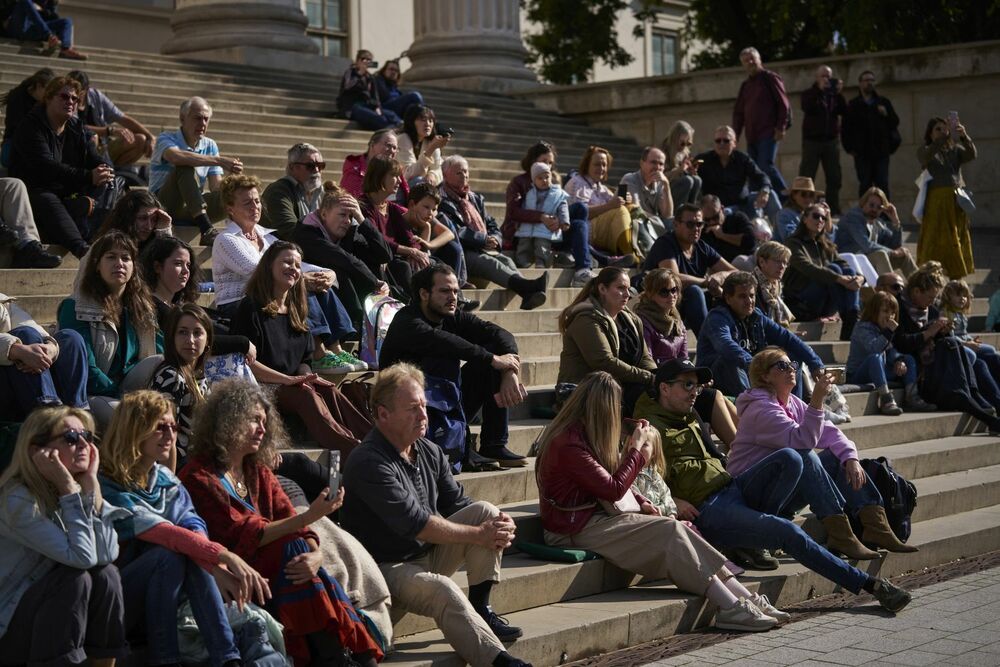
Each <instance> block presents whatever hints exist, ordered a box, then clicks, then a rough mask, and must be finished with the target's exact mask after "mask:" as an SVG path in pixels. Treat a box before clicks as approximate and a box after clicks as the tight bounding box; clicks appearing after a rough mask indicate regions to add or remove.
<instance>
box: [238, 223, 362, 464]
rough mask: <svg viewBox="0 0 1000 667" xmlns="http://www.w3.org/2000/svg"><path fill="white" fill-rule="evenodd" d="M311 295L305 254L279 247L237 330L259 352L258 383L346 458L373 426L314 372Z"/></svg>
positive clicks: (260, 274) (262, 268)
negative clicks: (272, 391)
mask: <svg viewBox="0 0 1000 667" xmlns="http://www.w3.org/2000/svg"><path fill="white" fill-rule="evenodd" d="M305 293H306V290H305V282H304V281H303V279H302V250H301V249H300V248H299V247H298V246H297V245H295V244H294V243H288V242H287V241H277V242H275V243H274V244H273V245H272V246H271V247H270V248H268V249H267V251H265V252H264V256H263V257H262V258H261V260H260V264H258V266H257V269H256V270H255V271H254V273H253V275H252V276H250V281H249V282H248V283H247V296H246V297H245V298H244V299H243V300H242V301H241V302H240V306H239V308H238V309H237V311H236V317H235V318H234V319H233V327H232V330H233V333H237V334H242V335H244V336H247V337H248V338H249V339H250V342H252V343H253V344H254V346H255V347H256V348H257V361H256V362H254V364H253V365H252V366H251V370H253V373H254V376H256V378H257V381H258V382H261V383H264V384H272V385H276V386H277V391H276V400H277V404H278V408H279V409H281V410H282V411H285V412H290V413H294V414H297V415H298V416H299V417H300V418H301V419H302V421H304V422H305V425H306V430H308V431H309V435H310V437H311V438H312V439H313V440H315V441H316V442H318V443H319V445H320V447H325V448H327V449H337V450H340V451H341V452H342V453H343V458H345V459H346V458H347V455H348V454H350V452H351V450H353V449H354V448H355V447H357V446H358V445H359V444H360V443H361V438H363V437H364V436H366V435H367V434H368V431H370V430H371V428H372V424H371V421H369V419H368V418H367V417H366V416H365V415H363V414H362V413H361V412H359V411H358V409H357V408H356V407H354V405H353V404H352V403H351V402H350V401H349V400H348V399H347V397H346V396H344V395H343V394H342V393H340V391H339V390H338V389H337V388H336V387H335V386H334V384H333V383H332V382H329V381H327V380H324V379H323V378H321V377H319V376H318V375H316V374H315V373H313V372H311V370H310V367H309V365H308V359H309V358H310V357H311V355H312V337H311V336H310V335H309V331H308V326H307V324H306V315H307V306H306V297H305Z"/></svg>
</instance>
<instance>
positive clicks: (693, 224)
mask: <svg viewBox="0 0 1000 667" xmlns="http://www.w3.org/2000/svg"><path fill="white" fill-rule="evenodd" d="M684 224H685V225H686V226H687V228H688V229H701V228H703V227H704V226H705V223H704V222H703V221H701V220H685V221H684Z"/></svg>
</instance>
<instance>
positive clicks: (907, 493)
mask: <svg viewBox="0 0 1000 667" xmlns="http://www.w3.org/2000/svg"><path fill="white" fill-rule="evenodd" d="M861 467H862V468H864V470H865V474H866V475H868V478H869V479H870V480H871V481H872V484H874V485H875V488H877V489H878V492H879V493H880V494H882V504H883V506H884V507H885V516H886V517H887V518H888V519H889V527H890V528H892V532H894V533H895V534H896V537H898V538H899V539H900V541H902V542H905V541H906V540H908V539H909V538H910V516H911V515H912V514H913V509H914V508H915V507H916V506H917V487H915V486H914V485H913V482H911V481H909V480H908V479H906V478H904V477H903V476H902V475H900V474H899V473H897V472H896V471H895V469H893V467H892V464H891V463H890V462H889V460H888V459H887V458H885V457H884V456H880V457H878V458H877V459H862V460H861ZM855 533H856V534H858V535H860V534H861V531H860V526H856V527H855Z"/></svg>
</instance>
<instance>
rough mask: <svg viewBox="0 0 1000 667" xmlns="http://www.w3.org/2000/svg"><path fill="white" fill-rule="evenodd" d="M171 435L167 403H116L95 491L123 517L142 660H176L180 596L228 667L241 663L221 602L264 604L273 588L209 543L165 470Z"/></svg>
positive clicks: (118, 525) (129, 610)
mask: <svg viewBox="0 0 1000 667" xmlns="http://www.w3.org/2000/svg"><path fill="white" fill-rule="evenodd" d="M176 435H177V423H176V422H175V421H174V406H173V404H172V403H171V402H170V399H169V398H167V397H166V396H164V395H163V394H161V393H159V392H155V391H148V390H141V391H135V392H132V393H131V394H128V395H127V396H125V398H123V399H122V402H121V404H120V407H119V408H118V409H117V410H116V411H115V416H114V418H113V419H112V420H111V426H110V427H108V433H107V437H106V438H105V439H104V441H103V442H102V443H101V450H102V451H103V452H104V457H103V459H102V462H101V475H100V482H101V489H102V491H103V493H104V495H105V497H106V498H108V500H109V502H112V503H114V504H115V505H116V506H117V507H119V508H121V509H123V510H125V511H127V513H128V514H127V516H124V517H120V518H118V519H116V521H115V530H116V531H117V533H118V539H119V543H120V545H121V546H120V548H121V555H120V557H119V558H118V563H117V564H118V567H119V568H120V569H121V578H122V587H123V589H124V596H125V610H126V614H125V615H126V619H127V628H128V631H129V635H133V634H136V633H141V634H143V635H144V636H145V639H146V650H147V656H146V662H147V664H152V665H173V664H178V663H180V662H181V654H180V647H179V646H178V639H177V630H176V628H177V608H178V606H179V604H180V603H181V594H182V593H183V595H184V597H186V598H187V600H188V602H189V603H190V604H191V608H192V610H193V612H194V617H195V619H197V623H198V632H199V634H200V635H201V638H202V640H203V641H204V642H205V646H206V648H207V649H208V654H209V657H210V662H211V664H212V665H213V667H219V666H221V665H226V666H227V667H236V666H238V665H242V662H241V661H240V653H239V649H238V648H237V647H236V644H235V642H234V639H233V631H232V629H231V628H230V626H229V619H228V617H227V615H226V609H225V606H224V605H225V602H228V601H230V600H232V601H235V602H236V603H237V605H239V606H240V607H241V608H242V607H243V605H244V604H246V603H247V602H256V603H257V604H259V605H261V606H263V605H265V604H267V601H268V600H269V599H270V597H271V591H270V588H269V587H268V584H267V581H266V580H265V579H264V578H263V577H262V576H260V574H258V573H257V571H256V570H254V569H253V568H252V567H250V566H249V565H247V564H246V562H245V561H244V560H243V559H242V558H240V557H239V556H237V555H236V554H235V553H233V552H231V551H229V550H228V549H226V548H225V547H224V546H222V545H221V544H218V543H217V542H212V541H211V540H209V539H208V528H207V526H206V525H205V522H204V521H203V520H202V519H201V517H200V516H198V513H197V512H196V511H195V509H194V504H193V503H192V502H191V496H189V495H188V492H187V490H186V489H185V488H184V487H183V486H182V485H181V483H180V480H178V479H177V477H175V476H174V474H173V472H172V471H171V469H170V468H169V467H168V463H169V462H170V461H171V459H172V458H173V457H174V456H175V454H174V445H175V439H176Z"/></svg>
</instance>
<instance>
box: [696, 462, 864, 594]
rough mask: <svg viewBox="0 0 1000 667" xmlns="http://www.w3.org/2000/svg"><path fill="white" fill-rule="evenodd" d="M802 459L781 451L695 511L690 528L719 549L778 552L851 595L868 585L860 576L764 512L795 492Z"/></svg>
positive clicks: (790, 524)
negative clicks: (865, 584) (694, 529)
mask: <svg viewBox="0 0 1000 667" xmlns="http://www.w3.org/2000/svg"><path fill="white" fill-rule="evenodd" d="M802 469H803V459H802V458H801V457H800V456H799V454H798V453H797V452H796V451H795V450H791V449H780V450H778V451H777V452H775V453H774V454H771V455H770V456H768V457H767V458H765V459H763V460H761V461H759V462H758V463H757V464H756V465H754V466H753V467H751V468H749V469H748V470H745V471H744V472H743V473H741V474H740V475H738V476H737V477H736V478H735V479H734V480H733V483H732V484H730V485H729V486H727V487H725V488H724V489H722V490H721V491H719V492H718V493H716V494H715V495H713V496H712V497H710V498H709V499H708V500H706V501H705V502H703V503H702V504H701V506H700V507H699V508H698V512H699V514H698V518H697V519H695V521H694V524H695V526H697V528H698V530H699V531H701V534H702V535H703V536H704V537H705V539H706V540H708V541H709V542H711V543H712V544H713V545H714V546H716V547H717V548H723V549H724V548H744V549H782V550H783V551H784V552H785V553H787V554H788V555H790V556H792V557H793V558H795V560H797V561H799V562H800V563H802V564H803V565H805V566H806V567H808V568H809V569H810V570H812V571H813V572H816V573H818V574H820V575H822V576H824V577H826V578H827V579H829V580H830V581H833V582H835V583H837V584H839V585H841V586H843V587H844V588H846V589H847V590H849V591H851V592H852V593H858V592H859V591H860V590H861V587H862V586H863V585H864V583H865V581H867V579H868V575H866V574H865V573H864V572H862V571H861V570H858V569H857V568H855V567H851V566H850V565H848V564H847V563H846V562H844V561H843V560H841V559H840V558H837V557H836V556H834V555H833V554H831V553H830V552H829V551H827V550H826V549H824V548H823V547H822V546H820V545H819V544H817V543H816V542H815V541H814V540H813V539H812V538H811V537H809V535H807V534H806V533H805V531H803V530H802V529H801V528H799V527H798V526H797V525H796V524H795V523H793V522H792V521H790V520H788V519H783V518H781V517H779V516H775V513H772V512H769V511H767V509H763V508H764V507H767V506H768V505H773V504H774V503H778V504H779V505H780V503H781V502H782V500H781V497H782V496H784V497H785V498H787V497H788V496H789V494H791V493H793V492H794V491H795V488H796V485H797V482H798V480H799V478H798V473H800V472H801V471H802Z"/></svg>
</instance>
